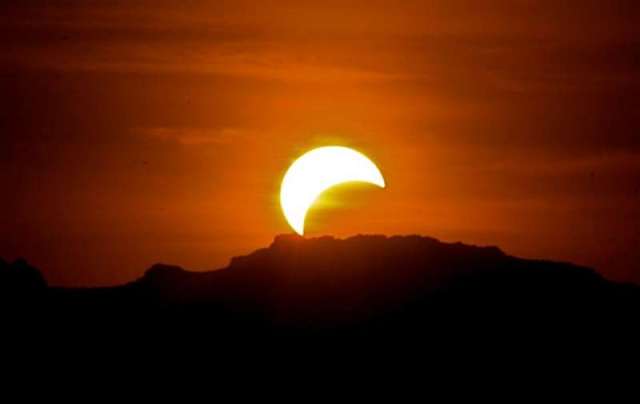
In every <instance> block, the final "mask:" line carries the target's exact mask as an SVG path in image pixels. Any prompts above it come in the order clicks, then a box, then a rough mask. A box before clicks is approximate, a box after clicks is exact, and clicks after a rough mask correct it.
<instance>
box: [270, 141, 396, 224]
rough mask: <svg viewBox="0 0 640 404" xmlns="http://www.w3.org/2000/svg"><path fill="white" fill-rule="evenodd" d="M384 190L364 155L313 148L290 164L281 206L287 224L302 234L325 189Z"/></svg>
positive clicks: (341, 149) (338, 148)
mask: <svg viewBox="0 0 640 404" xmlns="http://www.w3.org/2000/svg"><path fill="white" fill-rule="evenodd" d="M352 181H357V182H365V183H369V184H373V185H377V186H379V187H381V188H384V187H385V182H384V178H383V177H382V173H381V172H380V170H379V169H378V167H376V165H375V164H374V163H373V162H372V161H371V160H370V159H369V158H368V157H367V156H365V155H364V154H362V153H360V152H358V151H355V150H353V149H350V148H348V147H342V146H325V147H319V148H317V149H313V150H311V151H309V152H307V153H305V154H303V155H302V156H300V157H299V158H298V159H297V160H296V161H294V162H293V164H291V167H289V169H288V170H287V172H286V174H285V175H284V178H283V180H282V185H281V187H280V206H281V207H282V212H283V213H284V217H285V218H286V219H287V222H288V223H289V225H290V226H291V227H292V228H293V230H294V231H295V232H296V233H298V234H299V235H301V236H302V235H303V234H304V221H305V217H306V216H307V211H308V210H309V208H310V207H311V206H312V205H313V203H314V202H315V201H316V199H317V198H318V197H319V196H320V194H321V193H323V192H324V191H325V190H327V189H328V188H331V187H332V186H334V185H338V184H342V183H345V182H352Z"/></svg>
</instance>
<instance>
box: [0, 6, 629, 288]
mask: <svg viewBox="0 0 640 404" xmlns="http://www.w3.org/2000/svg"><path fill="white" fill-rule="evenodd" d="M13 3H14V4H7V5H2V6H0V37H1V40H2V49H3V52H2V53H1V54H0V90H1V94H2V101H1V102H2V108H0V186H1V189H2V198H0V257H4V258H5V259H14V258H16V257H18V256H24V257H26V258H27V259H28V260H29V261H30V262H32V263H33V264H34V265H36V266H38V267H40V268H41V269H42V270H43V273H44V275H45V276H46V278H47V279H48V280H49V282H50V283H52V284H55V285H108V284H115V283H121V282H126V281H129V280H132V279H135V278H136V277H138V276H140V275H141V274H142V272H143V271H144V270H145V268H147V267H148V266H150V265H151V264H153V263H155V262H159V261H161V262H167V263H176V264H179V265H182V266H184V267H186V268H192V269H202V270H204V269H213V268H218V267H222V266H224V265H226V263H227V262H228V260H229V258H230V257H231V256H233V255H239V254H244V253H248V252H250V251H252V250H254V249H256V248H259V247H262V246H265V245H268V244H269V243H270V242H271V240H272V239H273V237H274V235H276V234H278V233H285V232H290V231H291V230H290V229H289V228H288V226H287V224H286V222H285V220H284V218H283V216H282V214H281V212H280V208H279V202H278V199H277V198H278V192H279V185H280V180H281V178H282V175H283V174H284V171H285V170H286V169H287V167H288V165H289V164H290V163H291V162H292V161H293V160H294V159H295V158H296V157H297V156H299V155H300V154H301V153H303V152H304V151H307V150H308V149H310V148H313V147H316V146H322V145H328V144H340V145H345V146H351V147H354V148H356V149H358V150H360V151H362V152H363V153H365V154H367V155H368V156H369V157H370V158H371V159H372V160H373V161H375V162H376V163H377V164H378V166H379V167H380V169H381V170H382V172H383V174H384V176H385V179H386V181H387V184H388V187H387V188H386V189H384V190H380V189H378V188H375V187H373V186H371V187H368V186H357V187H341V188H339V189H335V190H332V191H330V192H329V193H328V194H327V195H324V196H323V198H322V200H321V201H320V203H319V204H318V206H316V207H315V208H314V209H313V210H312V211H311V213H310V216H309V218H308V221H307V227H306V229H307V233H308V234H307V235H308V236H314V235H323V234H333V235H336V236H346V235H352V234H357V233H385V234H389V235H391V234H407V233H418V234H424V235H430V236H434V237H437V238H440V239H443V240H446V241H458V240H460V241H463V242H466V243H474V244H493V245H498V246H500V247H501V248H502V249H504V250H505V251H506V252H508V253H510V254H514V255H519V256H525V257H538V258H548V259H556V260H568V261H573V262H575V263H578V264H584V265H589V266H592V267H596V268H597V269H598V270H599V271H600V272H601V273H602V274H604V275H605V276H607V277H609V278H612V279H617V280H625V281H635V282H640V265H639V264H638V261H639V259H640V230H639V228H640V227H639V224H640V131H639V129H640V102H639V101H640V100H639V97H638V96H639V95H640V40H639V39H638V38H640V24H638V21H639V20H640V18H639V17H640V6H639V5H638V2H636V1H630V0H629V1H618V2H604V1H597V2H596V1H568V2H561V3H562V4H558V3H560V2H556V1H524V0H523V1H429V2H427V1H420V2H417V1H415V2H414V1H401V2H387V1H385V2H382V1H358V2H345V1H322V2H317V3H316V4H311V3H309V2H300V1H259V2H246V1H228V2H227V1H215V2H209V3H202V2H165V1H157V0H154V1H139V2H131V1H127V2H124V1H123V2H113V1H109V2H107V1H105V2H85V1H77V2H76V1H65V2H58V5H55V6H54V5H50V4H49V3H51V2H44V1H42V2H39V1H23V2H13ZM89 3H90V4H89Z"/></svg>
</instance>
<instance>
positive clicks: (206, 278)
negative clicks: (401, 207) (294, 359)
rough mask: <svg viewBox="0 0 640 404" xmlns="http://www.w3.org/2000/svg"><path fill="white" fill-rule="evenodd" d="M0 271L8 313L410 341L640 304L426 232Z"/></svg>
mask: <svg viewBox="0 0 640 404" xmlns="http://www.w3.org/2000/svg"><path fill="white" fill-rule="evenodd" d="M0 281H1V286H0V287H1V291H2V293H3V300H2V304H3V306H4V307H3V308H4V309H5V311H8V312H11V314H13V315H14V316H15V317H17V318H22V319H24V318H30V319H32V322H35V323H38V322H41V323H47V324H49V325H54V326H55V327H59V328H62V329H65V327H66V328H74V329H77V328H79V327H91V326H97V327H101V328H104V329H109V330H110V331H111V332H113V331H114V330H118V329H123V330H124V329H127V330H130V329H131V328H133V329H145V327H151V328H153V329H155V330H157V329H162V330H163V332H169V333H170V332H177V331H176V330H181V332H195V330H197V331H198V332H199V333H206V334H207V335H216V337H229V338H231V339H234V338H236V337H239V336H241V337H247V336H263V337H264V336H278V337H281V336H291V335H296V336H300V335H303V336H309V335H312V336H323V337H332V338H335V337H354V336H362V335H367V338H385V339H389V338H392V339H395V340H404V341H407V340H409V339H413V340H415V339H417V338H421V337H423V336H427V335H429V336H433V335H434V334H438V333H440V334H443V335H445V334H447V333H452V332H453V331H454V330H455V331H456V332H459V333H473V335H476V336H477V335H479V334H483V333H489V334H491V335H497V333H498V332H503V331H505V330H508V329H511V330H512V329H514V327H515V328H518V327H524V328H526V329H528V330H537V331H540V330H555V331H557V330H559V329H565V330H581V332H582V331H584V332H591V330H594V329H595V330H602V327H605V326H606V327H607V329H608V330H618V331H620V332H622V331H623V329H624V328H625V327H628V326H629V325H630V324H633V323H634V322H635V320H634V319H635V318H636V317H637V312H638V311H637V310H638V308H640V287H638V286H636V285H631V284H620V283H615V282H611V281H608V280H606V279H604V278H603V277H601V276H600V275H599V274H597V273H596V272H595V271H594V270H591V269H589V268H585V267H580V266H576V265H572V264H569V263H559V262H551V261H543V260H528V259H521V258H516V257H512V256H509V255H507V254H505V253H504V252H502V251H501V250H500V249H498V248H497V247H476V246H470V245H465V244H461V243H444V242H440V241H438V240H436V239H433V238H429V237H421V236H393V237H385V236H355V237H351V238H347V239H335V238H332V237H320V238H313V239H306V238H302V237H299V236H294V235H281V236H277V237H276V238H275V239H274V241H273V243H272V244H271V245H270V246H269V247H267V248H263V249H259V250H257V251H255V252H253V253H251V254H249V255H246V256H242V257H235V258H233V259H232V260H231V262H230V264H229V265H228V266H227V267H225V268H222V269H219V270H216V271H210V272H192V271H187V270H185V269H183V268H180V267H178V266H170V265H164V264H156V265H154V266H152V267H151V268H150V269H148V270H147V271H146V272H145V273H144V275H143V276H142V277H140V278H139V279H137V280H134V281H132V282H130V283H128V284H124V285H121V286H116V287H102V288H59V287H47V286H46V283H45V282H44V280H43V278H42V277H41V275H40V274H39V272H38V271H37V270H36V269H35V268H33V267H31V266H29V265H28V264H27V263H26V262H25V261H22V260H21V261H17V262H15V263H13V264H7V263H5V262H3V261H2V262H0ZM25 301H28V302H30V304H25ZM16 302H20V304H16ZM576 332H577V331H576ZM465 335H468V334H465Z"/></svg>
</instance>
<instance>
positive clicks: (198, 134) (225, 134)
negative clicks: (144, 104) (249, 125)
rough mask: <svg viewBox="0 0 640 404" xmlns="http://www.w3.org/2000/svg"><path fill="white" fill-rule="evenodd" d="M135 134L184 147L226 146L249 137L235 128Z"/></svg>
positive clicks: (151, 130) (140, 130) (166, 129)
mask: <svg viewBox="0 0 640 404" xmlns="http://www.w3.org/2000/svg"><path fill="white" fill-rule="evenodd" d="M135 132H136V133H137V134H139V135H141V136H144V137H146V138H149V139H154V140H158V141H162V142H176V143H179V144H181V145H185V146H198V145H206V144H214V145H227V144H231V143H234V142H237V141H241V140H243V139H247V138H248V137H249V136H248V134H247V132H246V131H242V130H240V129H236V128H222V129H208V128H176V127H150V128H136V129H135Z"/></svg>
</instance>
